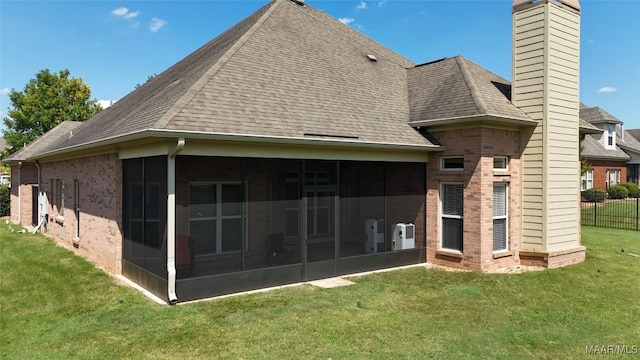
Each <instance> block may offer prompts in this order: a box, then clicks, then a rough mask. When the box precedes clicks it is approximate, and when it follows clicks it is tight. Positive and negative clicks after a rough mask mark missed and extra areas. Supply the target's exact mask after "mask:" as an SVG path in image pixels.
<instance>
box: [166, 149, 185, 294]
mask: <svg viewBox="0 0 640 360" xmlns="http://www.w3.org/2000/svg"><path fill="white" fill-rule="evenodd" d="M184 143H185V140H184V138H182V137H181V138H179V139H178V144H177V145H176V147H175V149H173V151H171V153H169V156H168V157H167V274H168V279H167V292H168V297H169V304H171V305H175V304H176V303H177V302H178V297H177V296H176V156H177V155H178V153H179V152H180V151H182V149H184Z"/></svg>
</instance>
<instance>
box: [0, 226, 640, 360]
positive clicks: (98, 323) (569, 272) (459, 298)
mask: <svg viewBox="0 0 640 360" xmlns="http://www.w3.org/2000/svg"><path fill="white" fill-rule="evenodd" d="M14 228H15V227H14ZM14 230H15V229H14ZM583 244H584V245H586V246H587V260H586V262H584V263H582V264H579V265H574V266H570V267H567V268H563V269H555V270H545V271H538V272H530V273H525V274H519V275H507V274H482V273H474V272H446V271H442V270H425V269H424V268H421V267H420V268H410V269H405V270H398V271H393V272H387V273H380V274H375V275H370V276H366V277H361V278H355V279H354V280H355V282H356V284H355V285H352V286H347V287H341V288H334V289H320V288H316V287H313V286H309V285H304V286H298V287H289V288H284V289H279V290H274V291H270V292H265V293H259V294H252V295H243V296H237V297H230V298H225V299H218V300H213V301H206V302H198V303H193V304H184V305H178V306H163V305H157V304H156V303H153V302H152V301H150V300H148V299H147V298H145V297H144V296H143V295H142V294H140V293H139V292H137V291H135V290H133V289H130V288H128V287H125V286H122V285H119V284H117V283H116V281H114V280H113V279H112V278H111V277H109V276H107V275H106V274H104V273H103V272H101V271H99V270H96V269H95V268H94V267H93V266H92V265H91V264H89V263H87V262H86V261H84V260H83V259H81V258H79V257H77V256H75V255H73V254H72V253H71V252H69V251H67V250H65V249H63V248H61V247H57V246H55V245H54V244H53V242H52V241H51V240H48V239H46V238H44V237H42V236H40V235H31V234H28V233H27V234H18V233H15V232H14V233H11V232H9V231H8V226H7V225H5V224H4V223H2V224H0V246H1V255H0V269H1V271H0V274H1V275H0V279H1V280H0V281H1V283H0V306H1V307H0V315H1V322H0V324H1V332H0V358H2V359H56V358H57V359H60V358H96V359H121V358H135V359H145V358H148V359H158V358H171V359H193V358H229V359H404V358H406V359H424V358H437V359H482V358H485V359H581V358H591V357H593V355H587V354H586V352H585V350H586V347H587V346H593V345H598V346H600V347H602V346H606V345H614V346H615V345H626V346H628V347H627V348H626V349H627V350H628V351H630V352H632V351H633V349H634V348H633V346H636V348H635V349H638V348H637V346H640V258H639V257H634V256H630V255H628V254H629V253H633V254H640V232H634V231H623V230H611V229H600V228H591V227H584V228H583ZM622 248H624V252H622V250H621V249H622ZM358 301H360V302H361V305H362V306H361V307H359V306H357V305H356V304H357V302H358ZM623 349H624V348H623ZM638 351H640V350H638ZM631 357H633V356H631ZM631 357H627V358H631Z"/></svg>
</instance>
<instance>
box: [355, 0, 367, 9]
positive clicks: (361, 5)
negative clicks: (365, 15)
mask: <svg viewBox="0 0 640 360" xmlns="http://www.w3.org/2000/svg"><path fill="white" fill-rule="evenodd" d="M366 8H367V3H366V2H364V1H360V4H358V5H357V6H356V10H365V9H366Z"/></svg>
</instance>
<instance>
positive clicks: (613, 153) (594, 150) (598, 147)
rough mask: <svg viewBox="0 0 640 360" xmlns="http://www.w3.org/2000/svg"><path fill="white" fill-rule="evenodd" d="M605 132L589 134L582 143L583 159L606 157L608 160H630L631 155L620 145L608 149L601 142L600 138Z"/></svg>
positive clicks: (581, 156) (581, 155)
mask: <svg viewBox="0 0 640 360" xmlns="http://www.w3.org/2000/svg"><path fill="white" fill-rule="evenodd" d="M602 136H604V134H588V135H586V136H585V137H584V139H583V140H582V142H581V143H580V158H581V159H606V160H625V161H626V160H629V159H630V157H629V155H627V154H626V153H625V152H624V151H622V150H621V149H620V148H619V147H617V146H616V148H615V149H612V150H607V149H605V148H604V146H602V143H600V141H599V140H600V138H601V137H602Z"/></svg>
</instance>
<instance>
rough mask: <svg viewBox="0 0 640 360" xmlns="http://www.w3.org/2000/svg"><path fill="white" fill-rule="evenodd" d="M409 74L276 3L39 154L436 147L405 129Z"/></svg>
mask: <svg viewBox="0 0 640 360" xmlns="http://www.w3.org/2000/svg"><path fill="white" fill-rule="evenodd" d="M367 54H373V55H374V56H375V57H376V58H377V61H375V62H374V61H371V60H370V59H369V58H368V57H367ZM413 65H414V64H413V63H412V62H411V61H409V60H407V59H406V58H404V57H402V56H400V55H398V54H396V53H394V52H393V51H391V50H389V49H387V48H386V47H384V46H382V45H380V44H378V43H376V42H375V41H373V40H371V39H369V38H367V37H366V36H364V35H362V34H361V33H359V32H357V31H355V30H353V29H352V28H351V27H349V26H347V25H345V24H342V23H341V22H339V21H337V20H336V19H334V18H332V17H331V16H329V15H327V14H325V13H323V12H322V11H319V10H316V9H313V8H312V7H309V6H300V5H297V4H295V3H293V2H291V1H284V0H274V1H272V2H270V3H268V4H267V5H265V6H264V7H262V8H261V9H259V10H258V11H256V12H255V13H254V14H252V15H250V16H249V17H248V18H246V19H244V20H243V21H241V22H240V23H238V24H237V25H235V26H234V27H232V28H230V29H229V30H227V31H226V32H224V33H223V34H221V35H220V36H218V37H216V38H215V39H214V40H212V41H211V42H209V43H207V44H205V45H204V46H203V47H201V48H200V49H198V50H197V51H195V52H194V53H192V54H191V55H189V56H187V57H186V58H184V59H183V60H181V61H180V62H178V63H177V64H175V65H174V66H172V67H170V68H169V69H167V70H166V71H164V72H162V73H161V74H159V75H158V76H156V77H154V78H153V79H151V80H150V81H149V82H148V83H146V84H144V85H143V86H141V87H140V88H138V89H136V90H134V91H133V92H132V93H130V94H129V95H127V96H126V97H124V98H123V99H121V100H119V101H117V102H116V103H115V104H114V105H113V106H111V107H109V108H107V109H105V110H103V111H102V112H101V113H100V114H98V115H97V116H95V117H94V118H92V119H90V120H88V121H87V122H86V123H85V124H84V125H83V126H82V127H81V128H79V129H77V134H76V135H74V137H73V138H71V139H69V140H68V141H66V142H65V143H63V144H57V145H56V146H51V147H48V148H47V149H43V151H42V152H43V153H45V152H50V151H57V150H60V149H64V148H67V149H69V150H71V149H73V148H74V147H77V146H84V145H86V144H88V143H97V142H100V141H105V140H106V139H109V138H121V137H124V136H127V135H128V134H134V133H140V132H145V131H150V130H156V131H173V132H176V131H181V132H190V133H200V134H212V135H220V134H224V135H244V136H262V137H265V136H266V137H287V138H299V139H309V138H313V139H314V140H317V139H318V138H323V137H322V136H318V135H329V137H330V138H331V139H332V140H333V141H340V140H344V141H349V142H354V143H385V144H398V145H408V146H426V147H435V146H434V145H433V144H432V143H430V142H429V141H428V140H427V139H426V138H425V137H423V136H422V135H420V134H419V133H418V132H417V131H416V130H415V129H414V128H412V127H411V126H410V125H409V124H408V119H409V109H408V105H407V104H408V99H407V96H408V95H407V89H406V87H407V81H406V69H407V68H409V67H412V66H413Z"/></svg>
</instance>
